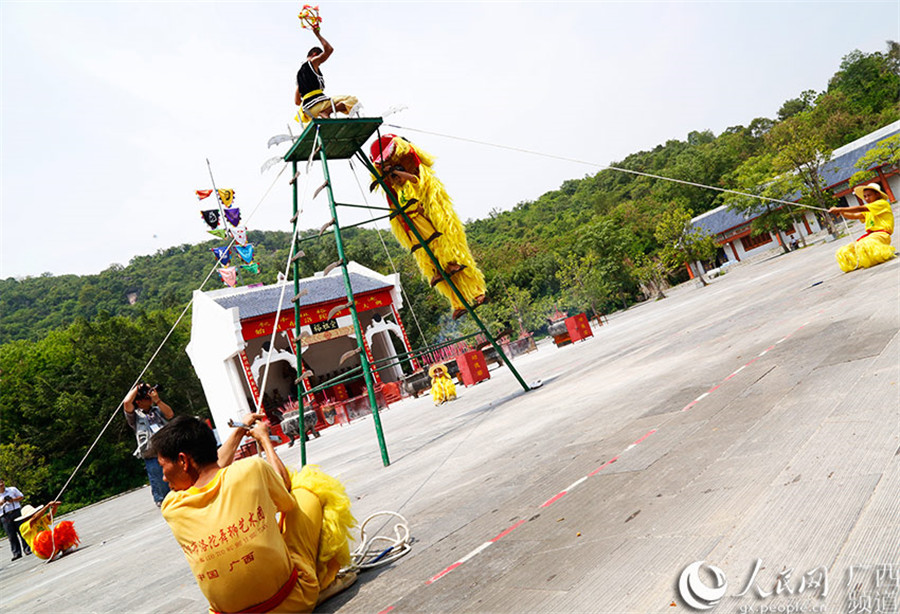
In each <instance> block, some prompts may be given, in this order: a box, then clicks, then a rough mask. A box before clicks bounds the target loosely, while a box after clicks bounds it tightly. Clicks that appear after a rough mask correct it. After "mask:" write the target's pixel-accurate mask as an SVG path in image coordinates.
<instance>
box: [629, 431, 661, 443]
mask: <svg viewBox="0 0 900 614" xmlns="http://www.w3.org/2000/svg"><path fill="white" fill-rule="evenodd" d="M655 432H656V429H653V430H652V431H647V434H646V435H644V436H643V437H641V438H640V439H638V440H637V441H635V442H634V443H633V444H631V445H633V446H636V445H638V444H639V443H641V442H642V441H644V440H645V439H647V438H648V437H649V436H650V435H652V434H653V433H655Z"/></svg>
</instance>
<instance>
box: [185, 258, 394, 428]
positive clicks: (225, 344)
mask: <svg viewBox="0 0 900 614" xmlns="http://www.w3.org/2000/svg"><path fill="white" fill-rule="evenodd" d="M347 270H348V273H349V278H350V285H351V288H352V292H353V297H354V302H355V304H356V310H357V312H358V314H359V321H360V327H361V329H362V331H363V335H364V338H365V347H366V352H367V354H368V355H369V360H370V363H371V362H374V363H375V364H380V365H383V366H380V367H379V368H377V369H373V376H374V377H375V380H376V382H377V383H379V384H381V383H384V384H390V383H392V382H397V381H399V380H400V379H401V378H402V376H403V371H402V369H401V367H400V365H399V364H398V361H397V360H395V358H396V356H397V349H396V348H401V349H402V348H405V349H406V351H409V349H410V346H409V340H408V339H407V337H406V331H405V329H404V327H403V322H402V320H401V319H400V313H399V310H400V309H401V308H402V306H403V299H402V293H401V288H400V279H399V275H398V274H394V275H381V274H379V273H377V272H375V271H373V270H371V269H368V268H366V267H364V266H362V265H360V264H357V263H355V262H350V263H348V265H347ZM299 285H300V292H299V295H298V298H297V301H296V302H297V303H298V304H299V307H300V344H301V345H302V346H303V369H302V372H303V373H305V374H307V375H308V377H307V378H306V379H303V380H302V382H301V384H302V386H303V388H304V390H307V391H308V390H311V389H312V388H314V387H315V386H316V385H317V384H318V383H319V382H327V381H329V380H331V379H332V378H334V377H337V376H342V374H344V373H346V372H348V371H350V370H352V369H354V368H356V367H359V365H360V359H359V356H358V355H350V356H349V357H348V356H346V355H347V354H348V353H352V351H353V350H355V349H356V348H357V342H356V337H355V332H354V328H353V321H352V319H351V316H350V310H349V309H348V308H347V307H348V302H347V294H346V289H345V287H344V279H343V274H342V271H341V269H340V268H337V269H335V270H334V271H332V272H331V273H330V274H329V275H323V274H321V273H319V274H316V275H315V276H313V277H309V278H305V279H301V280H300V282H299ZM294 296H295V295H294V284H293V282H292V281H288V282H286V283H276V284H274V285H271V286H255V287H253V286H246V287H240V288H221V289H219V290H213V291H210V292H201V291H199V290H198V291H196V292H194V303H193V316H192V324H191V341H190V343H189V344H188V347H187V353H188V356H189V357H190V359H191V362H192V364H193V366H194V369H195V371H196V372H197V376H198V377H199V378H200V383H201V384H202V386H203V392H204V393H205V395H206V400H207V402H208V403H209V409H210V412H211V413H212V415H213V420H214V422H215V424H216V427H217V430H218V432H219V433H220V436H224V435H227V433H228V432H229V431H230V429H229V428H228V426H227V424H228V421H229V420H235V421H239V420H240V419H241V417H242V416H243V415H244V414H246V413H247V412H250V411H253V410H254V408H255V407H257V406H258V405H259V403H260V401H265V403H264V406H266V407H269V406H272V407H274V408H275V409H276V410H281V411H292V410H294V409H297V406H298V403H297V395H296V391H297V386H296V383H295V380H296V379H297V377H298V368H297V358H296V356H297V353H296V348H297V345H296V344H297V339H296V338H295V337H294V335H295V330H296V328H295V315H294V313H295V312H294ZM279 305H280V311H279ZM276 316H277V323H276ZM273 330H274V335H273ZM342 357H344V362H341V358H342ZM365 395H366V390H365V383H364V382H363V379H362V377H359V378H355V379H352V380H349V381H345V382H343V383H339V384H336V385H335V386H332V387H330V388H328V389H326V390H323V391H321V392H318V393H316V394H315V396H314V397H313V396H312V395H304V405H305V407H307V408H309V407H311V406H312V407H316V408H318V409H317V411H319V410H321V408H322V406H327V407H328V408H330V409H328V411H330V413H327V412H326V413H325V414H323V416H324V417H323V419H325V418H327V417H328V416H330V418H331V420H332V423H333V420H334V419H335V416H336V411H337V413H340V411H344V410H346V411H350V407H352V406H353V399H354V398H356V397H363V396H365ZM336 402H346V405H347V407H346V408H343V406H342V409H340V410H339V411H338V410H336V408H335V406H334V404H335V403H336ZM360 405H367V404H366V403H361V404H360ZM323 411H325V410H323ZM267 413H268V412H267ZM319 413H322V412H321V411H320V412H319ZM326 421H327V420H326Z"/></svg>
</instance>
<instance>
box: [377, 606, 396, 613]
mask: <svg viewBox="0 0 900 614" xmlns="http://www.w3.org/2000/svg"><path fill="white" fill-rule="evenodd" d="M393 609H394V606H390V607H387V608H385V609H383V610H382V611H380V612H379V613H378V614H387V613H388V612H390V611H391V610H393Z"/></svg>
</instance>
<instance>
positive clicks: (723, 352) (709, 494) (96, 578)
mask: <svg viewBox="0 0 900 614" xmlns="http://www.w3.org/2000/svg"><path fill="white" fill-rule="evenodd" d="M857 234H859V233H857ZM849 241H850V239H848V238H845V239H842V240H841V241H839V242H836V243H829V244H818V245H814V246H811V247H808V248H806V249H803V250H800V251H796V252H792V253H790V254H786V255H780V256H775V255H773V257H771V258H768V259H766V260H762V261H758V262H755V263H752V264H746V265H744V266H738V267H734V268H732V269H731V270H729V272H728V273H727V274H725V275H724V276H722V277H719V278H717V279H714V280H712V283H711V284H710V285H709V286H708V287H705V288H700V287H696V286H694V285H693V284H689V285H684V286H682V287H679V288H676V289H674V290H673V291H672V292H671V293H670V294H669V296H668V298H666V299H665V300H660V301H655V302H647V303H644V304H642V305H639V306H636V307H634V308H632V309H629V310H628V311H626V312H624V313H617V314H614V315H613V316H612V317H610V319H609V324H608V325H607V326H603V327H601V328H595V329H594V334H595V336H594V337H593V338H591V339H588V340H586V341H584V342H579V343H576V344H574V345H570V346H568V347H565V348H561V349H557V348H555V347H553V346H552V345H550V344H542V345H541V348H540V350H539V351H537V352H533V353H531V354H529V355H525V356H521V357H518V358H516V359H515V361H514V364H515V366H516V368H517V369H518V370H519V372H520V373H521V374H522V376H523V378H524V379H525V381H527V382H534V381H536V380H542V382H543V385H542V386H541V387H540V388H536V389H534V390H532V391H530V392H527V393H525V392H523V391H522V389H521V387H519V385H518V384H517V382H516V381H515V379H514V378H513V377H512V375H511V374H510V373H509V371H508V370H507V369H505V368H494V369H493V370H492V372H491V375H492V378H491V379H490V380H489V381H487V382H484V383H481V384H479V385H477V386H474V387H470V388H460V389H459V393H460V396H459V399H458V400H457V401H455V402H452V403H449V404H446V405H443V406H441V407H437V408H435V407H433V406H432V404H431V402H430V399H429V398H427V397H425V396H423V397H422V398H420V399H409V400H405V401H403V402H401V403H398V404H395V405H394V406H392V407H391V408H390V409H389V410H387V411H384V412H383V413H382V414H381V417H382V423H383V426H384V432H385V437H386V440H387V447H388V451H389V454H390V458H391V465H390V466H389V467H387V468H385V467H382V463H381V458H380V454H379V450H378V446H377V443H376V439H375V432H374V428H373V421H372V420H371V419H364V420H360V421H358V422H355V423H353V424H351V425H348V426H344V427H334V428H330V429H328V430H327V431H325V432H324V433H323V436H322V437H321V438H319V439H316V440H314V441H312V442H310V443H309V444H308V457H309V461H310V462H312V463H315V464H319V465H321V466H322V467H323V468H324V469H325V470H326V471H328V472H330V473H332V474H334V475H336V476H338V477H340V478H341V479H342V480H343V481H344V483H345V485H346V487H347V490H348V493H349V494H350V496H351V498H352V499H353V502H354V511H355V514H356V517H357V518H358V519H359V520H360V521H361V520H362V519H364V518H366V517H367V516H368V515H370V514H372V513H374V512H377V511H380V510H392V511H397V512H400V513H401V514H403V515H404V516H405V517H406V518H407V520H408V522H409V526H410V531H411V534H412V537H413V540H414V543H413V548H412V552H411V553H410V554H409V555H408V556H406V557H405V558H403V559H400V560H399V561H397V562H395V563H394V564H392V565H390V566H387V567H384V568H380V569H378V570H374V571H368V572H363V573H361V574H360V579H359V582H357V584H356V585H354V586H353V587H352V588H350V589H349V590H347V591H346V592H344V593H342V594H340V595H338V596H337V597H335V598H333V599H332V600H330V601H327V602H325V603H324V604H322V606H321V607H320V608H319V611H322V612H342V613H356V612H367V613H373V614H374V613H380V612H387V611H390V612H392V613H396V614H400V613H403V612H635V613H638V612H689V611H693V610H692V609H691V608H690V607H689V605H688V603H687V601H695V602H697V603H699V605H708V604H710V602H711V601H712V600H713V597H712V593H714V592H715V589H716V588H717V587H718V586H721V590H720V591H719V593H720V594H719V595H716V596H717V597H720V598H721V601H719V603H718V605H715V606H714V609H712V610H710V611H713V612H741V613H745V612H766V611H769V612H775V611H779V608H781V609H780V611H781V612H787V611H795V612H800V611H805V612H821V611H828V612H848V613H850V612H854V613H855V612H862V611H865V610H864V609H863V606H864V605H865V604H866V603H868V611H869V612H872V613H874V612H876V611H880V612H889V611H894V612H896V611H897V607H898V602H900V599H898V591H900V335H898V329H900V259H895V260H893V261H891V262H888V263H886V264H882V265H880V266H877V267H874V268H872V269H868V270H861V271H856V272H853V273H850V274H842V273H841V272H840V270H839V269H838V267H837V264H836V263H835V261H834V257H833V253H834V251H835V249H836V248H837V247H838V246H839V245H841V244H844V243H847V242H849ZM279 452H280V454H281V455H282V457H283V458H284V459H285V460H286V461H287V462H288V464H289V465H290V464H296V463H297V462H298V460H299V450H298V449H297V447H296V446H295V447H294V448H292V449H288V448H287V447H282V448H280V449H279ZM122 462H134V461H133V459H123V460H122ZM76 479H78V478H76ZM32 503H35V502H32ZM69 518H70V519H72V520H74V521H75V525H76V527H77V528H78V530H79V532H80V534H81V536H82V540H83V545H82V547H81V549H80V550H79V551H77V552H76V553H73V554H71V555H69V556H66V557H64V558H62V559H61V560H59V561H57V562H54V563H52V564H43V563H41V562H40V561H36V560H35V559H34V558H33V557H26V558H25V559H21V560H19V561H17V562H15V563H12V564H10V563H9V562H8V556H7V555H8V553H9V549H8V546H7V545H6V544H0V548H2V549H3V552H4V556H3V559H2V560H3V562H2V568H0V609H2V611H4V612H35V613H37V612H40V613H44V612H202V611H204V610H205V601H204V600H203V597H202V595H201V594H200V592H199V590H198V589H197V586H196V584H195V582H194V579H193V577H192V576H191V572H190V570H189V568H188V565H187V563H186V561H185V559H184V556H183V555H182V553H181V550H180V548H179V547H178V546H177V545H176V544H175V541H174V539H173V538H172V536H171V534H170V532H169V530H168V528H167V526H166V524H165V522H164V521H163V520H162V518H161V517H160V515H159V512H158V510H157V509H156V507H154V505H153V502H152V499H151V497H150V494H149V490H148V489H147V488H144V489H140V490H137V491H133V492H130V493H127V494H124V495H122V496H119V497H117V498H114V499H111V500H108V501H104V502H102V503H99V504H96V505H93V506H91V507H88V508H84V509H82V510H79V511H78V512H75V513H73V514H71V515H70V516H69ZM385 530H386V531H387V532H388V533H392V531H391V526H387V527H385ZM699 561H705V564H704V566H703V567H701V571H700V572H699V575H693V576H685V578H686V579H685V582H684V583H687V584H690V585H691V586H692V587H693V589H694V590H693V592H692V593H690V594H688V595H687V596H686V597H682V596H681V595H680V591H679V578H680V577H681V576H682V571H683V570H684V569H685V568H686V567H687V566H688V565H690V564H691V563H695V562H699ZM706 566H715V567H716V568H718V569H719V570H720V573H721V576H720V577H719V579H718V580H717V579H716V578H715V576H714V575H713V573H712V572H711V570H710V569H708V568H707V567H706ZM688 580H689V581H688ZM723 582H725V583H726V584H723ZM684 583H683V584H684ZM704 587H706V590H704ZM876 606H877V607H879V608H881V609H880V610H876V609H875V608H876ZM789 608H793V610H790V609H789ZM890 608H893V609H890Z"/></svg>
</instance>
